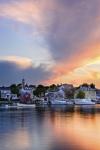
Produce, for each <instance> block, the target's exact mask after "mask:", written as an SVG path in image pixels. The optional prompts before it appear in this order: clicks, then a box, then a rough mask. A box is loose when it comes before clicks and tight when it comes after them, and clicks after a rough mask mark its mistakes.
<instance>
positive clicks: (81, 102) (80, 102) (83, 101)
mask: <svg viewBox="0 0 100 150" xmlns="http://www.w3.org/2000/svg"><path fill="white" fill-rule="evenodd" d="M74 102H75V104H76V105H95V104H96V102H93V101H92V100H91V99H75V100H74Z"/></svg>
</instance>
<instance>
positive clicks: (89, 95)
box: [74, 86, 96, 100]
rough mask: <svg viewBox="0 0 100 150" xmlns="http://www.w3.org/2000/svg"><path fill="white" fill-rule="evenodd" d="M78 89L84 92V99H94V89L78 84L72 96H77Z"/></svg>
mask: <svg viewBox="0 0 100 150" xmlns="http://www.w3.org/2000/svg"><path fill="white" fill-rule="evenodd" d="M79 91H82V92H84V93H85V99H91V100H96V89H95V88H91V87H90V86H80V87H79V88H77V89H76V90H75V93H74V98H77V94H78V93H79Z"/></svg>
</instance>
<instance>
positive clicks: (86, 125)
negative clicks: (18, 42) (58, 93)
mask: <svg viewBox="0 0 100 150" xmlns="http://www.w3.org/2000/svg"><path fill="white" fill-rule="evenodd" d="M0 150H100V105H96V106H69V107H68V106H67V107H65V106H63V107H50V108H47V107H41V108H34V109H24V110H21V109H19V110H2V109H1V110H0Z"/></svg>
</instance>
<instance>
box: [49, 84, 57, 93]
mask: <svg viewBox="0 0 100 150" xmlns="http://www.w3.org/2000/svg"><path fill="white" fill-rule="evenodd" d="M56 89H57V86H56V85H55V84H52V85H50V87H49V90H50V91H55V90H56Z"/></svg>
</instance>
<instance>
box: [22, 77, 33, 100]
mask: <svg viewBox="0 0 100 150" xmlns="http://www.w3.org/2000/svg"><path fill="white" fill-rule="evenodd" d="M34 90H35V87H34V86H28V85H27V84H26V83H25V79H22V88H21V90H20V99H21V101H22V102H25V103H27V102H30V101H32V100H33V98H34V95H33V91H34Z"/></svg>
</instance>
